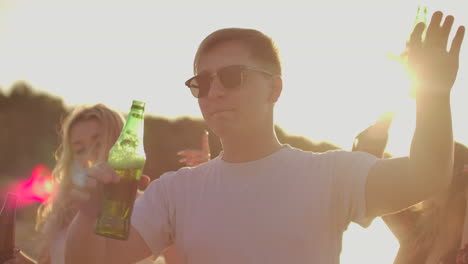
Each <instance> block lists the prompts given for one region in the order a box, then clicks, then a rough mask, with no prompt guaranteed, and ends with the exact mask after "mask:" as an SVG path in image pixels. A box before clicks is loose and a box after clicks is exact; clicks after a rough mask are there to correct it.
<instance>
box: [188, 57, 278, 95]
mask: <svg viewBox="0 0 468 264" xmlns="http://www.w3.org/2000/svg"><path fill="white" fill-rule="evenodd" d="M246 70H249V71H255V72H260V73H264V74H267V75H269V76H273V74H272V73H271V72H269V71H266V70H263V69H260V68H256V67H251V66H246V65H229V66H226V67H223V68H220V69H219V70H218V71H216V72H215V73H213V74H211V73H209V72H202V73H200V74H198V75H196V76H194V77H192V78H190V79H188V80H187V81H186V82H185V85H186V86H187V87H188V88H190V91H191V92H192V95H193V96H194V97H195V98H202V97H205V96H207V95H208V92H209V91H210V88H211V82H213V80H214V78H215V77H216V76H218V78H219V81H220V82H221V84H222V85H223V86H224V88H226V89H235V88H239V87H241V86H242V83H243V81H244V72H245V71H246Z"/></svg>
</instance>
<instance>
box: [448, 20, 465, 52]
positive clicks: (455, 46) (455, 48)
mask: <svg viewBox="0 0 468 264" xmlns="http://www.w3.org/2000/svg"><path fill="white" fill-rule="evenodd" d="M464 37H465V27H464V26H461V27H459V28H458V30H457V33H456V34H455V37H454V38H453V41H452V46H451V47H450V54H451V55H452V56H455V57H456V58H458V57H459V55H460V49H461V45H462V43H463V38H464Z"/></svg>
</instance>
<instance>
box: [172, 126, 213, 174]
mask: <svg viewBox="0 0 468 264" xmlns="http://www.w3.org/2000/svg"><path fill="white" fill-rule="evenodd" d="M208 136H209V135H208V131H206V130H205V131H204V133H203V136H202V148H201V150H198V149H185V150H181V151H179V152H178V153H177V155H179V156H182V158H181V159H180V160H179V162H180V163H183V164H185V166H188V167H195V166H198V165H200V164H203V163H205V162H208V161H209V160H210V157H211V154H210V144H209V140H208V139H209V138H208Z"/></svg>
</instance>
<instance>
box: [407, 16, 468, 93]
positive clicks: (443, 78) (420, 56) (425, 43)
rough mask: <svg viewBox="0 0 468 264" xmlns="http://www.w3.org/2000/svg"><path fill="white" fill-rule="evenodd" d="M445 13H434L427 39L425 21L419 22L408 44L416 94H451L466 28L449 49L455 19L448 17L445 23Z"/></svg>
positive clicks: (459, 33)
mask: <svg viewBox="0 0 468 264" xmlns="http://www.w3.org/2000/svg"><path fill="white" fill-rule="evenodd" d="M443 16H444V15H443V14H442V12H440V11H437V12H435V13H434V14H433V16H432V18H431V22H430V24H429V26H428V29H427V33H426V37H425V39H424V40H423V39H422V35H423V31H424V28H425V25H424V23H419V24H417V25H416V26H415V28H414V30H413V32H412V33H411V37H410V40H409V43H408V66H409V68H410V70H411V73H412V79H413V80H412V81H413V85H415V88H416V94H417V96H419V95H443V96H448V95H449V94H450V90H451V89H452V86H453V84H454V82H455V79H456V77H457V72H458V67H459V55H460V48H461V45H462V42H463V37H464V34H465V28H464V27H463V26H460V27H459V28H458V30H457V32H456V34H455V37H454V38H453V41H452V43H451V45H450V49H448V47H447V45H448V43H449V34H450V31H451V29H452V25H453V22H454V18H453V16H447V17H445V20H444V21H443V23H442V19H443Z"/></svg>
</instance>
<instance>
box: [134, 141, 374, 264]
mask: <svg viewBox="0 0 468 264" xmlns="http://www.w3.org/2000/svg"><path fill="white" fill-rule="evenodd" d="M376 161H377V158H375V157H374V156H372V155H370V154H367V153H363V152H345V151H329V152H325V153H312V152H305V151H302V150H299V149H295V148H292V147H290V146H288V145H285V146H284V147H283V148H282V149H281V150H279V151H277V152H275V153H273V154H271V155H269V156H267V157H265V158H262V159H260V160H256V161H252V162H245V163H228V162H225V161H223V160H222V158H221V157H217V158H215V159H213V160H211V161H209V162H208V163H205V164H202V165H200V166H198V167H195V168H182V169H180V170H178V171H177V172H168V173H165V174H163V175H162V176H161V177H160V178H159V179H157V180H155V181H153V182H152V183H151V184H150V186H148V188H147V190H146V191H145V193H144V194H143V195H142V196H141V197H140V198H139V199H138V200H137V202H136V204H135V207H134V211H133V216H132V225H133V226H134V227H135V228H136V230H137V231H138V233H139V234H140V235H141V236H142V237H143V239H144V240H145V241H146V243H147V245H148V246H149V247H150V249H151V250H152V251H153V254H154V255H156V256H157V255H158V254H159V252H160V251H161V250H162V249H164V248H166V247H167V246H169V245H171V244H173V243H175V245H176V247H177V249H178V252H180V254H181V255H182V256H181V257H182V259H183V260H184V261H185V263H189V264H219V263H223V264H231V263H232V264H258V263H269V264H276V263H277V264H284V263H288V264H289V263H301V264H303V263H314V264H318V263H326V264H331V263H339V254H340V252H341V241H342V234H343V232H344V231H345V230H346V228H347V226H348V224H349V223H350V221H354V222H357V223H359V224H361V225H363V226H367V225H368V224H370V219H364V218H365V211H366V210H365V204H366V203H365V185H366V179H367V174H368V171H369V169H370V168H371V167H372V165H373V164H374V163H375V162H376Z"/></svg>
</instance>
